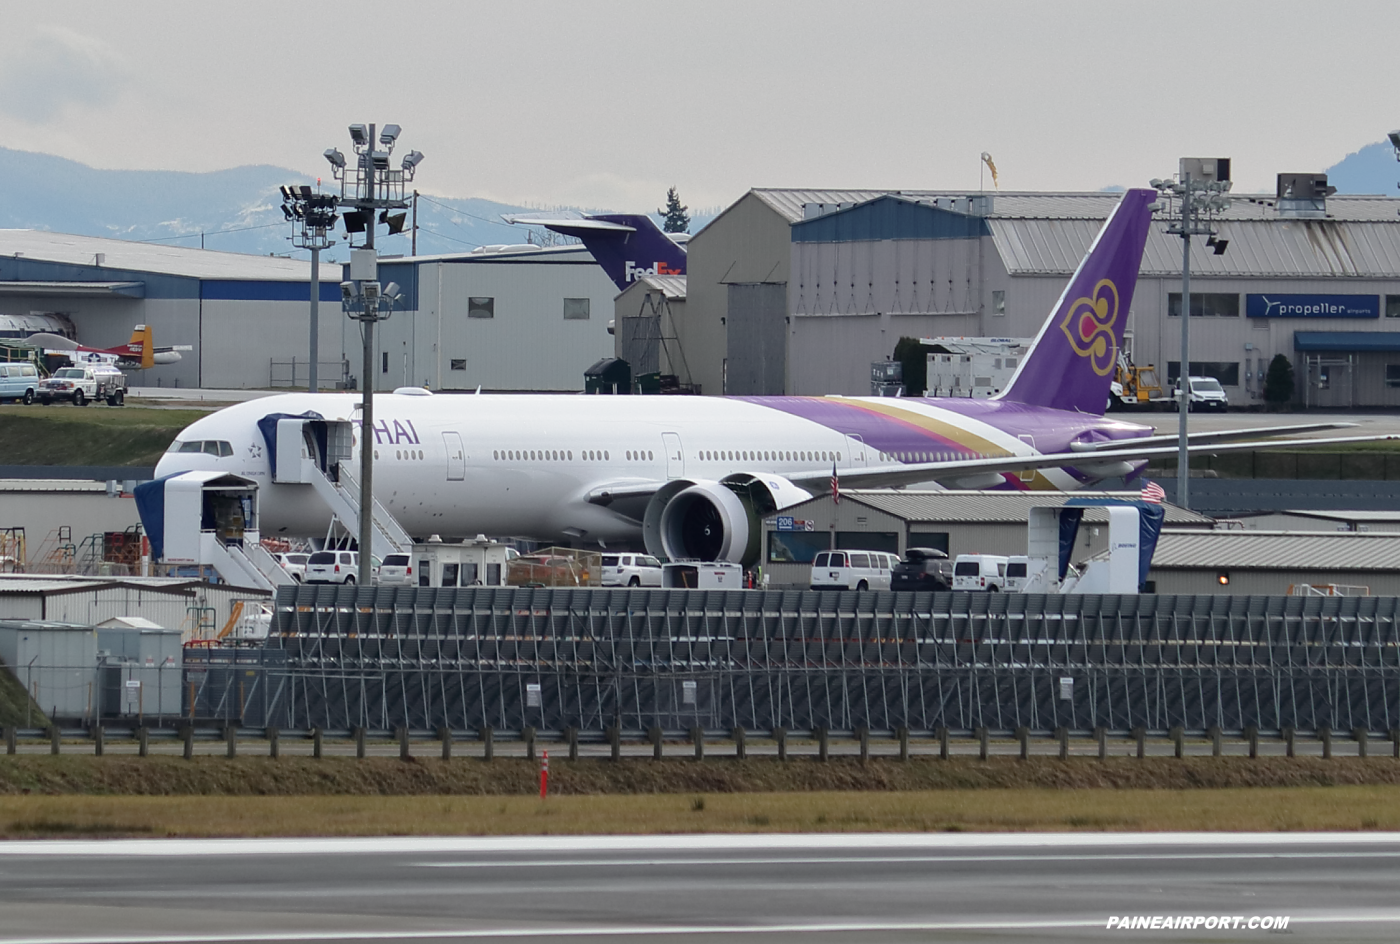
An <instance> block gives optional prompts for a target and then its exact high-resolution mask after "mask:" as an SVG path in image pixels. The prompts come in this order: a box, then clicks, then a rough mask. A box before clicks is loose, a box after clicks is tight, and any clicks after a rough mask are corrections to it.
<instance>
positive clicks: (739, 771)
mask: <svg viewBox="0 0 1400 944" xmlns="http://www.w3.org/2000/svg"><path fill="white" fill-rule="evenodd" d="M551 765H552V770H551V780H550V792H551V793H552V794H559V795H585V794H601V795H605V794H613V795H619V794H620V795H628V794H632V795H635V794H670V793H687V794H690V793H774V792H812V791H858V790H867V791H881V792H889V791H921V790H964V789H1018V788H1036V789H1052V790H1075V789H1112V790H1122V789H1149V790H1183V789H1185V790H1191V789H1219V788H1232V787H1317V786H1339V785H1400V761H1396V760H1395V759H1393V758H1379V757H1377V758H1367V759H1361V758H1334V759H1332V760H1321V759H1319V758H1294V759H1286V758H1260V759H1257V760H1249V759H1248V758H1206V757H1201V758H1187V759H1184V760H1176V759H1172V758H1148V759H1145V760H1137V759H1135V758H1111V759H1109V760H1108V761H1106V762H1102V761H1098V760H1093V759H1087V758H1075V759H1072V760H1069V761H1060V760H1057V759H1054V758H1032V759H1031V760H1029V761H1018V760H1015V759H1011V758H994V759H992V760H989V761H978V760H975V759H960V758H959V759H953V760H947V761H940V760H936V759H931V758H916V759H914V760H911V761H909V762H908V763H900V762H898V761H895V760H885V759H878V760H871V761H870V762H869V763H867V764H865V765H862V764H861V763H860V762H859V761H858V760H856V759H853V758H850V759H848V758H836V759H832V760H831V761H830V762H828V763H818V762H816V761H815V760H811V759H801V760H791V761H788V762H786V763H784V762H780V761H777V760H774V759H771V758H768V759H750V760H745V761H738V760H732V759H716V760H707V761H703V762H695V761H689V760H663V761H652V760H640V759H628V760H624V761H622V762H620V763H612V762H609V761H602V760H583V761H577V762H573V763H570V762H568V761H559V760H553V759H552V760H551ZM538 789H539V773H538V766H537V765H536V764H535V763H532V762H530V761H526V760H516V759H502V760H496V761H493V762H491V763H484V762H482V761H480V760H477V759H462V760H453V761H450V762H446V763H444V762H442V761H440V760H437V759H435V758H431V759H430V758H416V759H413V760H410V761H402V760H399V759H397V758H366V759H364V760H355V759H353V758H325V759H322V760H313V759H310V758H281V759H278V760H273V759H270V758H266V757H239V758H235V759H232V760H230V759H227V758H222V757H199V758H196V759H195V760H193V761H185V760H182V759H180V758H178V757H146V758H139V757H112V756H108V757H101V758H99V757H91V756H89V757H65V756H58V757H51V756H42V755H41V756H33V755H18V756H13V757H3V756H0V794H10V795H14V794H25V793H29V794H39V795H43V794H49V795H60V794H88V795H136V796H173V795H185V796H211V795H223V796H298V795H302V796H304V795H332V796H412V795H420V796H427V795H460V796H473V795H475V796H510V795H529V794H533V793H535V792H537V791H538Z"/></svg>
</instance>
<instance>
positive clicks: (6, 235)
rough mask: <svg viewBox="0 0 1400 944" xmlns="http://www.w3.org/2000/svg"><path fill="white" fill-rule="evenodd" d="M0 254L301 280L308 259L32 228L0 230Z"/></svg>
mask: <svg viewBox="0 0 1400 944" xmlns="http://www.w3.org/2000/svg"><path fill="white" fill-rule="evenodd" d="M98 253H101V254H102V255H103V257H104V258H103V260H102V265H101V266H100V267H98V266H97V254H98ZM0 256H18V257H20V258H24V259H36V260H40V261H43V262H59V263H64V264H67V265H77V266H92V267H94V268H102V269H118V270H125V271H130V272H158V273H161V274H164V275H175V276H183V277H186V278H192V279H232V280H237V281H242V280H250V281H263V282H266V281H274V282H275V281H301V282H306V281H309V280H310V278H311V263H310V262H309V261H304V260H298V259H282V258H279V257H276V256H251V255H246V254H244V253H237V252H218V251H216V250H213V249H189V248H186V247H184V246H164V245H160V244H158V243H138V242H134V241H132V240H127V239H104V238H102V237H98V236H71V235H69V234H67V233H50V232H47V231H45V230H38V229H0Z"/></svg>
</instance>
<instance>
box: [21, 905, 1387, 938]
mask: <svg viewBox="0 0 1400 944" xmlns="http://www.w3.org/2000/svg"><path fill="white" fill-rule="evenodd" d="M1106 921H1107V919H1106V918H1093V919H1072V920H1071V919H1065V920H1058V921H1056V920H1051V921H869V922H862V921H849V922H827V923H811V924H772V925H743V924H714V925H703V924H685V925H657V926H655V927H648V926H646V925H635V924H620V925H595V926H589V927H562V926H550V925H542V926H537V927H511V928H455V929H440V930H424V931H412V930H401V929H385V930H379V931H373V930H363V931H291V932H286V933H278V932H270V931H268V932H254V933H244V934H237V933H235V934H223V935H221V934H161V935H141V936H134V935H115V936H103V937H92V936H86V935H84V936H70V937H23V938H0V941H4V942H5V944H260V942H274V941H440V940H451V939H459V940H460V939H467V940H482V939H491V938H505V939H514V938H530V937H568V938H593V937H645V936H648V935H656V936H665V937H684V936H692V935H701V934H765V935H768V934H854V933H871V932H891V933H894V932H906V931H925V932H934V931H938V932H945V931H1050V930H1063V929H1071V928H1098V929H1102V928H1103V927H1104V925H1105V923H1106ZM1382 922H1384V923H1392V924H1393V923H1397V922H1400V913H1396V912H1380V913H1371V914H1357V913H1356V912H1354V911H1353V912H1348V913H1346V914H1315V915H1310V916H1306V917H1300V916H1296V915H1295V916H1294V917H1293V918H1292V921H1291V922H1290V924H1291V926H1297V925H1299V924H1374V923H1382Z"/></svg>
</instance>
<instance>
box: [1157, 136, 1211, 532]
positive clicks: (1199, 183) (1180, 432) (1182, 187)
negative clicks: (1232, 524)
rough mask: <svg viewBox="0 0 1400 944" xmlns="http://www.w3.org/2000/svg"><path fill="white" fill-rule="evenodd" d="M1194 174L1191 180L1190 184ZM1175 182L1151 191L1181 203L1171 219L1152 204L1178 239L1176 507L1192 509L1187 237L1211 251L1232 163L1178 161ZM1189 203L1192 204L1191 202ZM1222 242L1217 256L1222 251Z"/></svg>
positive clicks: (1162, 205) (1166, 205) (1161, 206)
mask: <svg viewBox="0 0 1400 944" xmlns="http://www.w3.org/2000/svg"><path fill="white" fill-rule="evenodd" d="M1193 171H1195V172H1196V173H1195V174H1194V179H1193V173H1192V172H1193ZM1177 176H1178V177H1179V178H1180V180H1179V181H1176V182H1173V181H1170V180H1153V181H1151V186H1152V187H1153V188H1154V189H1156V190H1157V192H1158V193H1159V194H1161V195H1162V196H1163V197H1164V198H1168V199H1170V198H1171V197H1173V196H1176V197H1180V198H1181V210H1180V212H1179V213H1173V212H1172V209H1171V207H1170V204H1169V203H1163V202H1161V201H1158V202H1157V203H1154V204H1152V208H1153V209H1155V210H1165V211H1166V219H1167V220H1168V223H1167V232H1168V233H1171V234H1172V235H1174V236H1180V237H1181V369H1180V370H1179V371H1178V372H1177V381H1176V386H1177V394H1176V406H1177V409H1178V410H1179V411H1180V416H1179V419H1178V424H1177V440H1176V503H1177V504H1178V505H1180V506H1181V507H1182V508H1190V507H1191V450H1190V448H1189V437H1188V434H1187V419H1186V418H1187V416H1189V415H1190V413H1191V237H1192V236H1208V237H1210V240H1209V242H1210V243H1211V244H1212V245H1213V244H1214V238H1215V231H1216V230H1215V217H1216V215H1217V214H1219V213H1222V212H1224V211H1225V210H1227V209H1229V207H1230V198H1229V197H1227V196H1226V194H1227V193H1229V191H1230V186H1231V182H1230V159H1229V158H1228V157H1221V158H1192V157H1183V158H1182V159H1181V165H1180V170H1179V173H1178V174H1177ZM1193 197H1194V198H1195V199H1193ZM1224 248H1225V241H1224V240H1221V241H1220V245H1219V246H1218V247H1217V248H1216V254H1217V255H1219V254H1220V253H1221V252H1223V251H1224Z"/></svg>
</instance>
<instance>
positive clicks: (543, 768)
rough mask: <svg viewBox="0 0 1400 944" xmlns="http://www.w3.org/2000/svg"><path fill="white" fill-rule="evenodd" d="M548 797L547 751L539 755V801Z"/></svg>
mask: <svg viewBox="0 0 1400 944" xmlns="http://www.w3.org/2000/svg"><path fill="white" fill-rule="evenodd" d="M547 796H549V751H542V752H541V753H540V799H541V800H543V799H544V798H545V797H547Z"/></svg>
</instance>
